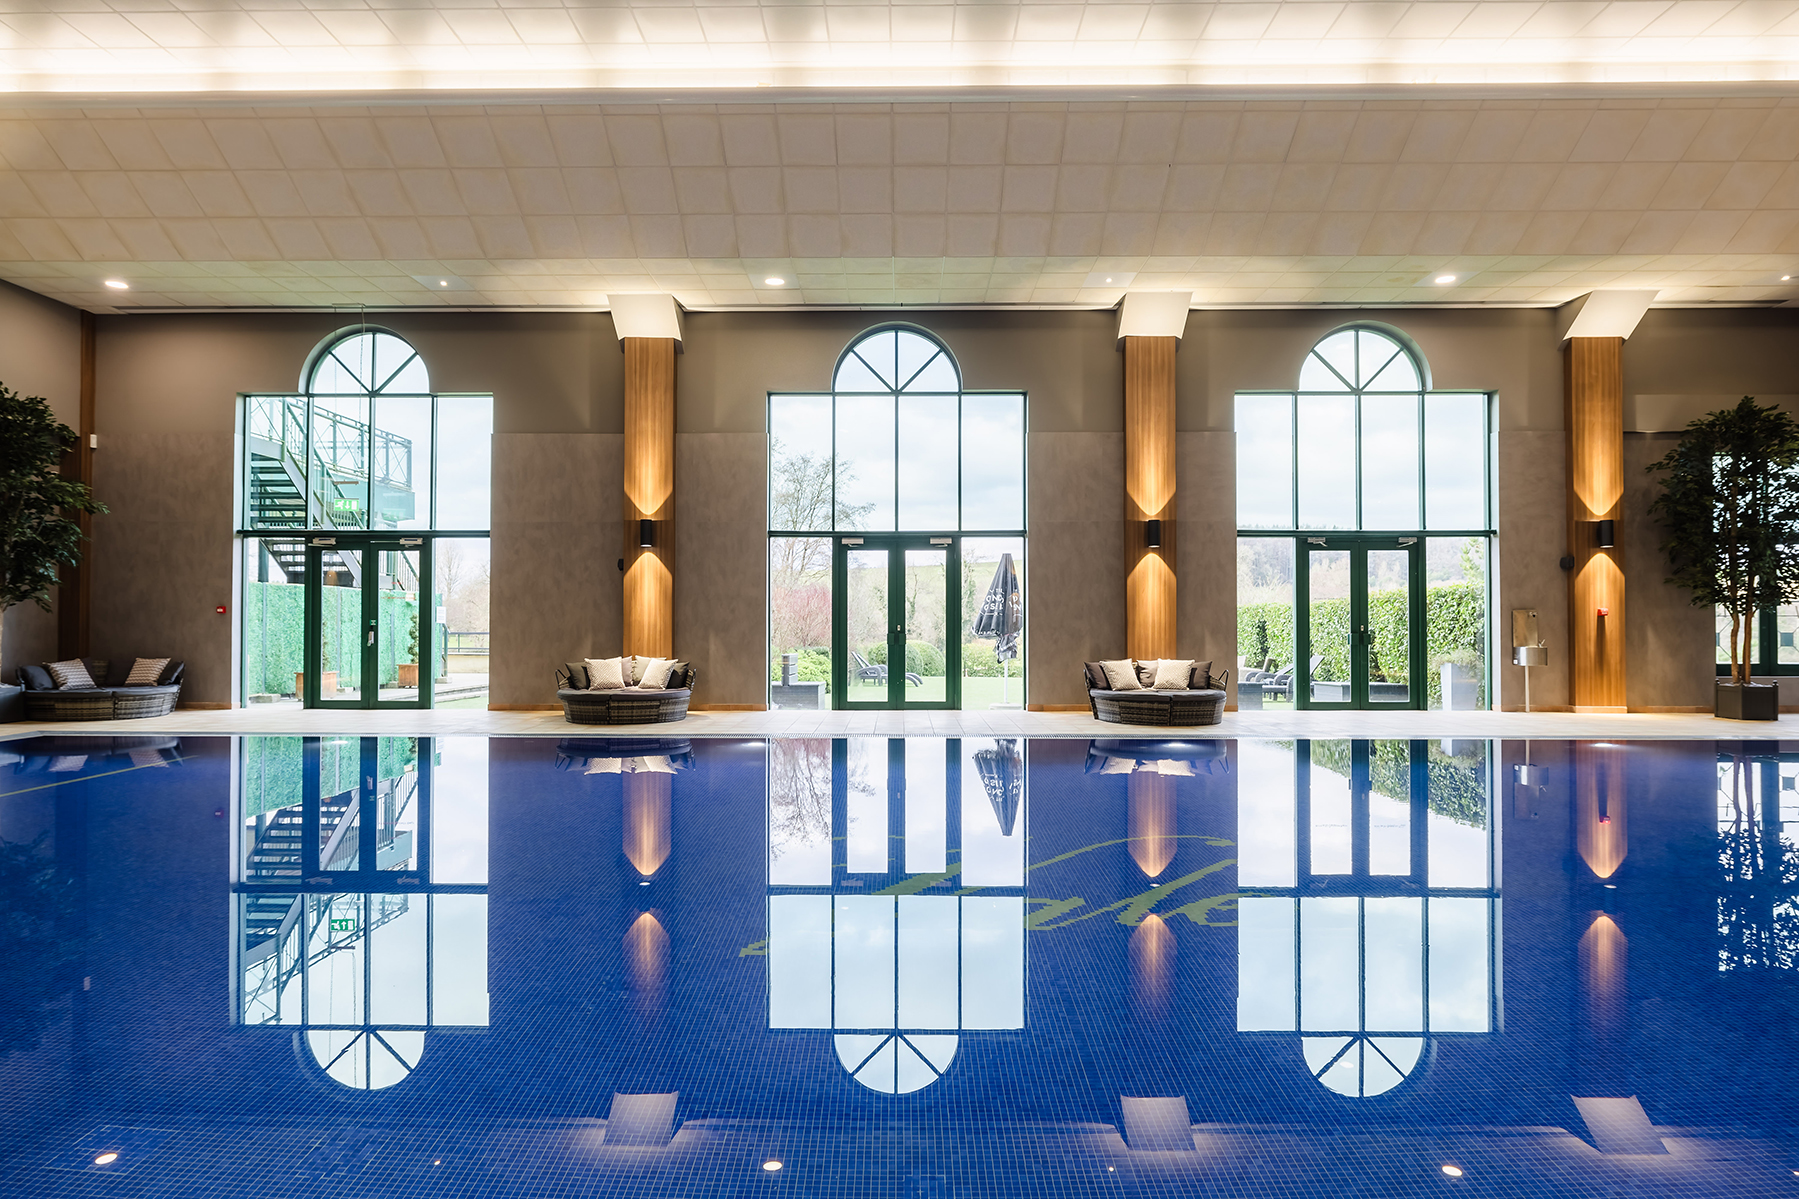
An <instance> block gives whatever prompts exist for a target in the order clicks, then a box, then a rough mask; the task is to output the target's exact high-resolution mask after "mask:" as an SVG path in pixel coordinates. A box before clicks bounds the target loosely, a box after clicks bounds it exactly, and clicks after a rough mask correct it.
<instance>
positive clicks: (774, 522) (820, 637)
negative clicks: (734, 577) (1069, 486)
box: [768, 325, 1025, 707]
mask: <svg viewBox="0 0 1799 1199" xmlns="http://www.w3.org/2000/svg"><path fill="white" fill-rule="evenodd" d="M768 432H769V447H768V529H769V537H770V542H769V560H768V565H769V679H770V687H771V692H770V701H771V703H773V704H774V705H775V706H776V707H795V706H797V707H814V706H818V707H829V706H830V696H829V695H828V694H827V692H826V690H825V689H826V688H828V687H829V685H830V679H831V657H830V654H831V649H830V647H831V640H832V634H833V609H832V594H831V545H832V540H831V537H832V535H833V534H836V533H850V532H855V533H940V534H946V535H958V534H960V535H962V539H961V554H962V556H961V563H962V587H963V594H962V595H961V596H960V597H959V599H960V603H961V607H962V621H961V625H962V628H961V633H962V638H963V643H964V644H963V648H962V671H963V677H962V680H961V684H962V685H961V696H962V703H963V706H964V707H989V706H998V705H1009V704H1011V703H1013V702H1016V701H1021V700H1022V697H1023V694H1024V690H1023V688H1024V682H1023V675H1022V666H1023V654H1022V650H1021V648H1020V647H1019V646H1018V645H1017V644H1016V641H1017V638H1013V639H1011V640H1010V641H1006V642H1003V643H1001V642H996V641H995V640H994V639H993V638H992V636H991V634H990V633H988V632H985V631H982V630H979V629H977V628H976V627H975V620H976V615H977V613H978V612H979V610H980V606H981V604H982V601H983V599H984V598H985V597H986V595H987V594H988V591H989V590H990V589H991V588H992V587H993V586H995V585H996V580H999V579H1001V578H1003V577H1015V578H1016V579H1017V581H1018V583H1019V586H1020V589H1021V591H1022V586H1023V582H1024V567H1025V537H1024V531H1025V397H1024V395H1023V393H1021V392H1016V391H965V390H964V389H963V387H962V372H961V368H960V367H958V366H957V365H956V360H955V357H954V356H953V355H952V354H951V353H950V351H949V348H948V347H947V346H945V345H944V344H943V343H942V342H940V341H938V340H937V339H936V338H935V337H933V336H931V335H930V334H929V333H927V332H925V331H924V330H922V329H916V328H913V327H911V326H904V325H887V326H882V327H879V328H876V329H872V330H870V331H868V332H866V333H864V334H862V335H861V336H859V337H858V338H857V339H856V340H855V341H853V342H852V343H851V344H850V345H849V346H848V347H847V348H846V349H845V350H844V351H843V354H842V356H841V357H839V359H838V361H837V365H836V368H835V370H834V371H833V372H832V376H831V390H830V391H829V392H823V393H777V394H771V395H770V396H769V397H768ZM933 552H941V551H933ZM885 553H886V551H881V553H880V554H879V555H878V556H876V557H870V558H869V561H871V562H873V561H876V560H877V557H878V561H879V562H880V563H881V564H883V565H881V566H880V568H879V569H878V570H877V569H875V568H873V567H870V568H868V569H866V570H858V571H855V572H852V581H851V582H850V584H849V586H850V587H851V589H852V593H853V595H854V597H855V598H854V600H853V601H852V603H851V605H850V609H851V610H850V611H849V613H848V619H849V621H850V624H851V632H850V639H851V641H852V642H856V643H858V644H862V643H866V642H867V641H869V640H870V638H874V639H877V640H878V639H879V636H880V634H881V630H882V628H883V627H884V625H885V616H886V608H885V604H886V592H885V587H886V581H885V574H884V573H883V572H884V570H885V566H884V563H885V562H886V557H885ZM856 561H857V562H858V563H860V562H861V561H862V560H861V559H857V560H856ZM1008 569H1009V570H1010V571H1011V572H1012V575H1011V576H1005V571H1006V570H1008ZM877 576H878V579H877ZM871 580H873V582H871ZM877 584H878V590H879V593H878V594H874V593H872V592H870V593H869V594H863V591H866V590H867V589H868V587H870V586H876V585H877ZM857 588H861V589H862V590H857ZM877 609H878V612H877V611H876V610H877ZM869 613H875V614H874V615H873V616H872V618H871V619H872V625H871V626H870V629H871V630H872V632H871V631H870V630H865V629H862V628H861V627H860V625H859V624H858V621H860V620H861V618H862V617H864V616H868V614H869ZM951 635H954V630H953V629H946V630H944V631H943V633H942V636H951ZM863 648H864V649H866V645H865V644H864V645H863ZM938 649H939V650H941V649H942V647H938ZM1014 659H1016V660H1014ZM908 669H910V668H908ZM922 673H923V674H924V675H925V677H927V678H929V679H931V680H932V681H933V682H934V681H935V676H931V675H930V673H929V671H928V670H926V671H923V672H922ZM939 673H941V672H939ZM938 685H939V686H941V684H938Z"/></svg>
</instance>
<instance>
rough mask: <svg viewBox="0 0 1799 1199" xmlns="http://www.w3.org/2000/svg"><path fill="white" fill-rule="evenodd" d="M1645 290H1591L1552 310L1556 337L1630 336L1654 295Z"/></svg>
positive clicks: (1558, 339) (1560, 338)
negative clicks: (1553, 311)
mask: <svg viewBox="0 0 1799 1199" xmlns="http://www.w3.org/2000/svg"><path fill="white" fill-rule="evenodd" d="M1660 294H1661V293H1660V292H1658V291H1655V290H1654V289H1651V290H1648V291H1590V292H1588V293H1587V294H1586V295H1584V296H1576V297H1575V298H1574V299H1572V300H1569V301H1568V302H1567V303H1566V304H1563V305H1562V306H1561V307H1560V308H1558V309H1556V310H1555V335H1556V340H1557V341H1567V340H1568V339H1569V338H1571V337H1629V336H1630V335H1631V334H1632V333H1635V332H1636V331H1637V325H1638V323H1639V322H1641V321H1642V319H1643V314H1644V313H1645V312H1647V311H1648V310H1649V305H1650V304H1652V303H1654V302H1655V297H1656V296H1658V295H1660Z"/></svg>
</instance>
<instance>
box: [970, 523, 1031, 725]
mask: <svg viewBox="0 0 1799 1199" xmlns="http://www.w3.org/2000/svg"><path fill="white" fill-rule="evenodd" d="M1023 627H1024V600H1023V597H1022V596H1021V595H1020V593H1019V590H1018V572H1017V571H1016V570H1014V569H1013V567H1012V555H1011V554H1001V555H1000V556H999V566H998V567H997V568H996V569H995V570H994V572H993V582H991V583H989V584H988V585H987V594H986V595H985V596H983V597H982V598H981V610H980V611H979V612H977V613H976V614H975V618H974V635H975V636H976V637H991V638H993V639H994V646H993V656H994V657H995V658H997V659H999V661H1000V662H1001V663H1002V664H1003V666H1004V670H1005V675H1004V678H1005V681H1004V683H1002V684H1001V686H1002V690H1001V692H1000V697H1001V702H1002V703H1005V702H1009V700H1010V698H1011V694H1010V693H1011V687H1012V666H1011V662H1012V659H1013V658H1016V657H1017V656H1018V633H1019V630H1020V629H1022V628H1023Z"/></svg>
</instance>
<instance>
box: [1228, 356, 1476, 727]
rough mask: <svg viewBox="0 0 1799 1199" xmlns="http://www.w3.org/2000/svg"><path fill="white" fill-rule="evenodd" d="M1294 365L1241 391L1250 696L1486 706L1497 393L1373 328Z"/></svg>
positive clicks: (1242, 682) (1241, 580) (1240, 587)
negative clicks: (1269, 387)
mask: <svg viewBox="0 0 1799 1199" xmlns="http://www.w3.org/2000/svg"><path fill="white" fill-rule="evenodd" d="M1294 368H1295V369H1294V373H1293V374H1292V375H1290V376H1288V377H1289V378H1293V379H1294V382H1295V386H1294V387H1293V389H1292V390H1291V391H1287V390H1282V391H1272V392H1238V393H1237V396H1236V433H1237V528H1238V531H1239V534H1240V538H1239V541H1238V543H1237V604H1238V609H1237V611H1238V644H1237V652H1238V653H1239V654H1240V655H1242V662H1241V665H1242V667H1243V670H1242V673H1240V674H1239V675H1238V703H1239V706H1243V705H1244V704H1245V700H1246V698H1247V706H1249V707H1251V708H1254V707H1260V706H1265V705H1266V704H1274V705H1277V706H1286V705H1292V704H1295V703H1297V704H1299V705H1301V706H1319V705H1326V704H1329V705H1342V706H1357V707H1364V706H1374V705H1380V704H1388V705H1402V706H1409V707H1431V708H1476V707H1485V706H1487V704H1488V702H1489V700H1490V696H1489V695H1488V694H1487V687H1486V681H1487V680H1486V662H1487V652H1486V645H1487V640H1488V636H1487V628H1486V625H1487V619H1488V617H1487V598H1488V597H1487V571H1486V562H1487V558H1488V553H1487V551H1488V549H1489V546H1488V544H1487V543H1488V540H1489V538H1490V537H1491V535H1492V527H1491V522H1492V515H1491V510H1490V506H1489V503H1488V489H1489V482H1488V480H1489V469H1488V463H1489V458H1490V455H1489V421H1488V413H1489V409H1490V407H1491V397H1490V396H1489V395H1488V393H1486V392H1482V391H1447V390H1439V389H1436V388H1434V387H1433V386H1432V381H1431V372H1430V366H1429V364H1428V363H1427V362H1426V361H1425V358H1424V355H1423V353H1421V352H1420V351H1419V349H1418V347H1417V346H1415V345H1414V344H1412V342H1411V340H1410V339H1409V338H1407V337H1406V336H1405V334H1403V333H1402V332H1400V331H1399V330H1398V329H1394V328H1390V327H1387V326H1384V325H1376V324H1373V323H1370V322H1361V321H1359V322H1356V323H1354V324H1350V325H1345V326H1343V327H1341V328H1337V329H1333V330H1331V331H1330V332H1328V333H1326V334H1325V335H1324V336H1323V337H1321V338H1319V339H1318V340H1317V341H1316V342H1315V343H1314V344H1313V345H1312V346H1311V347H1310V348H1309V349H1307V350H1306V351H1304V353H1303V354H1301V355H1299V360H1298V362H1297V363H1295V364H1294ZM1420 583H1422V588H1420V586H1419V585H1420ZM1352 613H1355V615H1354V616H1353V619H1352V618H1351V617H1352ZM1333 622H1340V623H1343V624H1344V625H1345V628H1347V627H1348V626H1349V625H1350V624H1353V625H1355V626H1357V627H1360V628H1362V629H1363V630H1365V631H1366V632H1367V633H1369V634H1370V635H1371V637H1372V640H1369V639H1367V638H1364V639H1363V640H1362V642H1361V643H1359V644H1351V643H1349V642H1348V641H1346V640H1345V639H1344V638H1342V637H1339V636H1338V635H1337V630H1336V627H1335V623H1333ZM1445 668H1447V670H1448V673H1447V674H1446V673H1444V670H1445Z"/></svg>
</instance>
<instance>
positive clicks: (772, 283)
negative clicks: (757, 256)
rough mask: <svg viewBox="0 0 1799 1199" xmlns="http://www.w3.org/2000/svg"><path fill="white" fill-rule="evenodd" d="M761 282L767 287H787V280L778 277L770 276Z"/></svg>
mask: <svg viewBox="0 0 1799 1199" xmlns="http://www.w3.org/2000/svg"><path fill="white" fill-rule="evenodd" d="M762 282H763V283H765V284H767V285H768V286H769V287H785V286H787V280H785V279H783V278H781V276H779V275H770V276H769V277H768V278H766V279H764V280H763V281H762Z"/></svg>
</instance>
